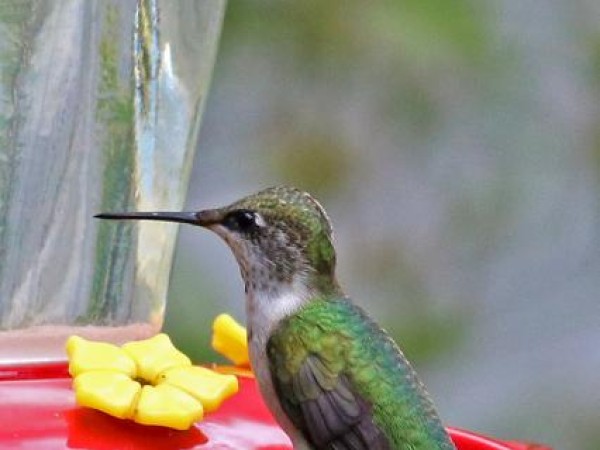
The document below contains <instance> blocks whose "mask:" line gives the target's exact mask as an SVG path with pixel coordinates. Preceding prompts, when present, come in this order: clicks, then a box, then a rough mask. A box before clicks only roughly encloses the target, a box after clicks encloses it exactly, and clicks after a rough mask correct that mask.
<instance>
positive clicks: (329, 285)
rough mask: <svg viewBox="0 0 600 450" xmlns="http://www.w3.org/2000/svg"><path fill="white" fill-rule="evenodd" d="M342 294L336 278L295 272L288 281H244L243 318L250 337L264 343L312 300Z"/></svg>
mask: <svg viewBox="0 0 600 450" xmlns="http://www.w3.org/2000/svg"><path fill="white" fill-rule="evenodd" d="M339 294H341V289H340V288H339V286H338V284H337V282H336V281H335V278H333V277H325V276H319V275H318V274H315V273H312V272H304V273H297V274H296V275H295V276H294V277H292V278H291V279H290V280H289V281H287V282H283V283H281V282H246V315H247V322H248V331H249V333H250V335H254V338H255V339H256V338H258V340H259V341H260V342H261V343H262V344H265V345H266V340H267V339H268V337H269V336H270V335H271V333H272V332H273V330H274V329H275V328H276V327H277V326H278V325H279V324H280V323H281V321H282V320H284V319H286V318H288V317H290V316H292V315H294V314H297V313H298V312H299V311H300V310H301V309H302V308H303V307H304V306H306V305H307V304H309V303H310V302H312V301H314V300H315V299H322V298H328V297H333V296H335V295H339ZM258 334H260V335H261V336H258Z"/></svg>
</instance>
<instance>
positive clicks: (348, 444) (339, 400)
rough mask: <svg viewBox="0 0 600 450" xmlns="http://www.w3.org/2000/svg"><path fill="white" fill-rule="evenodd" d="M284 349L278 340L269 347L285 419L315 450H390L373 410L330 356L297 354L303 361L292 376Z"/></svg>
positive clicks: (304, 350)
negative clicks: (288, 418) (287, 419)
mask: <svg viewBox="0 0 600 450" xmlns="http://www.w3.org/2000/svg"><path fill="white" fill-rule="evenodd" d="M281 344H282V342H281V340H279V339H278V338H277V337H275V338H274V339H271V340H270V342H269V347H268V355H269V361H270V364H271V372H272V375H273V377H272V378H273V382H274V386H275V389H276V391H277V393H278V396H279V399H280V401H281V404H282V407H283V409H284V410H285V412H286V414H287V415H288V416H289V417H290V419H291V420H292V422H293V423H294V425H295V426H296V427H297V428H298V429H299V430H300V431H301V432H302V433H303V434H304V436H305V437H306V439H307V440H308V441H309V442H310V443H311V444H312V445H313V446H314V447H315V448H316V449H336V450H342V449H348V450H363V449H364V450H368V449H373V450H377V449H381V450H383V449H389V448H391V447H390V444H389V441H388V439H387V437H386V436H385V434H384V433H383V432H382V430H381V429H380V428H379V427H378V426H377V425H376V424H375V423H374V422H373V415H372V408H371V406H370V404H369V403H368V402H366V401H365V400H364V399H363V398H362V397H361V396H360V395H358V394H357V393H356V392H355V391H354V390H353V388H352V384H351V382H350V381H349V378H348V376H347V375H346V374H344V373H343V371H342V370H341V369H342V367H341V366H340V365H339V364H337V363H336V362H335V361H331V360H329V357H331V356H332V354H331V352H330V353H329V355H328V354H327V353H319V352H318V351H317V350H316V349H315V348H314V346H309V347H308V348H307V347H306V346H304V348H302V349H300V348H297V350H299V351H300V352H301V353H302V354H303V357H302V358H301V360H298V361H297V362H298V364H297V366H296V367H294V368H293V373H292V372H290V371H288V370H287V369H285V366H286V361H284V359H287V358H284V357H283V355H284V354H285V353H284V352H281V351H280V350H281V349H278V345H281ZM301 345H302V344H301ZM341 345H343V343H341ZM311 347H312V348H311ZM287 362H289V360H288V361H287ZM288 367H289V365H288ZM279 368H282V369H279Z"/></svg>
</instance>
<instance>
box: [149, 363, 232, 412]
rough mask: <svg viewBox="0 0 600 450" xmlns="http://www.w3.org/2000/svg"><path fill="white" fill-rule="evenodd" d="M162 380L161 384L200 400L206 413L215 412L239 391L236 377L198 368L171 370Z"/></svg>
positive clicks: (163, 375) (162, 376)
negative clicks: (175, 388) (173, 387)
mask: <svg viewBox="0 0 600 450" xmlns="http://www.w3.org/2000/svg"><path fill="white" fill-rule="evenodd" d="M160 379H161V380H160V383H164V384H169V385H171V386H175V387H177V388H179V389H181V390H183V391H185V392H187V393H188V394H190V395H191V396H192V397H194V398H196V399H197V400H199V401H200V402H201V403H202V406H204V410H205V411H206V412H211V411H215V410H216V409H217V408H218V407H219V406H221V403H223V400H225V399H227V398H229V397H231V396H232V395H233V394H235V393H236V392H237V391H238V389H239V385H238V379H237V377H236V376H235V375H221V374H220V373H217V372H214V371H212V370H209V369H206V368H204V367H198V366H193V367H176V368H174V369H169V370H167V371H166V372H165V373H163V374H162V375H161V377H160ZM161 385H162V384H161Z"/></svg>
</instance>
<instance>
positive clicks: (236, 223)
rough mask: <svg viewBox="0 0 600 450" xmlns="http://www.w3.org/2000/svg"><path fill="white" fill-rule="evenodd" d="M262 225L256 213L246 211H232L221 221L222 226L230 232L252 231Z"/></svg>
mask: <svg viewBox="0 0 600 450" xmlns="http://www.w3.org/2000/svg"><path fill="white" fill-rule="evenodd" d="M262 223H263V222H262V218H261V217H260V216H259V215H258V214H257V213H255V212H254V211H250V210H247V209H239V210H236V211H232V212H230V213H229V214H227V216H226V217H225V220H224V221H223V225H225V226H226V227H227V228H229V229H230V230H234V231H242V232H248V231H252V230H254V229H256V228H258V227H260V226H261V224H262Z"/></svg>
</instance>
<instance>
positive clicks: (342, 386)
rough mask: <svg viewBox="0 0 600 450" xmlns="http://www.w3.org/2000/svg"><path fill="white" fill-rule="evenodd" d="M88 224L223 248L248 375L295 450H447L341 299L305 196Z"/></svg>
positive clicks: (417, 385)
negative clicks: (176, 234)
mask: <svg viewBox="0 0 600 450" xmlns="http://www.w3.org/2000/svg"><path fill="white" fill-rule="evenodd" d="M96 217H97V218H101V219H119V220H157V221H167V222H177V223H187V224H191V225H197V226H200V227H204V228H207V229H209V230H211V231H213V232H215V233H216V234H217V235H218V236H220V237H221V238H222V239H223V240H224V241H225V242H226V243H227V245H228V246H229V247H230V248H231V250H232V252H233V254H234V256H235V258H236V260H237V262H238V265H239V268H240V272H241V276H242V279H243V281H244V287H245V293H246V319H247V320H246V322H247V330H248V349H249V354H250V362H251V366H252V369H253V371H254V373H255V378H256V381H257V384H258V387H259V390H260V392H261V394H262V396H263V399H264V400H265V403H266V404H267V406H268V407H269V409H270V410H271V412H272V413H273V415H274V417H275V419H276V420H277V421H278V423H279V424H280V426H281V427H282V428H283V430H284V431H285V432H286V433H287V434H288V436H289V437H290V439H291V440H292V443H293V446H294V448H295V449H313V450H321V449H323V450H325V449H327V450H346V449H347V450H363V449H364V450H379V449H381V450H383V449H390V450H391V449H395V450H450V449H455V447H454V444H453V443H452V441H451V439H450V437H449V436H448V434H447V433H446V431H445V429H444V427H443V425H442V422H441V420H440V418H439V416H438V413H437V411H436V409H435V407H434V404H433V402H432V400H431V398H430V396H429V394H428V393H427V391H426V389H425V386H424V385H423V383H422V382H421V381H420V379H419V378H418V376H417V374H416V373H415V371H414V370H413V368H412V367H411V365H410V363H409V362H408V360H407V359H406V358H405V357H404V355H403V353H402V351H401V350H400V349H399V347H398V346H397V345H396V343H395V342H394V341H393V340H392V338H391V337H390V336H389V335H388V334H387V333H386V332H385V331H384V330H383V329H382V328H381V327H380V326H379V325H378V324H377V323H376V322H375V321H374V320H373V319H372V318H371V317H370V316H369V315H367V313H366V312H365V311H364V310H363V309H362V308H361V307H359V306H358V305H357V304H355V303H354V302H353V301H352V300H351V299H350V298H349V297H348V296H347V295H346V294H345V293H344V291H343V290H342V288H341V287H340V284H339V283H338V281H337V278H336V274H335V266H336V253H335V249H334V246H333V230H332V226H331V222H330V220H329V217H328V216H327V213H326V212H325V210H324V208H323V207H322V206H321V205H320V203H319V202H318V201H317V200H315V199H314V198H313V197H312V196H311V195H310V194H308V193H306V192H303V191H301V190H298V189H296V188H293V187H288V186H277V187H272V188H268V189H264V190H262V191H260V192H258V193H255V194H252V195H249V196H247V197H244V198H242V199H241V200H238V201H236V202H234V203H232V204H230V205H229V206H225V207H222V208H217V209H207V210H202V211H198V212H132V213H103V214H99V215H97V216H96Z"/></svg>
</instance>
